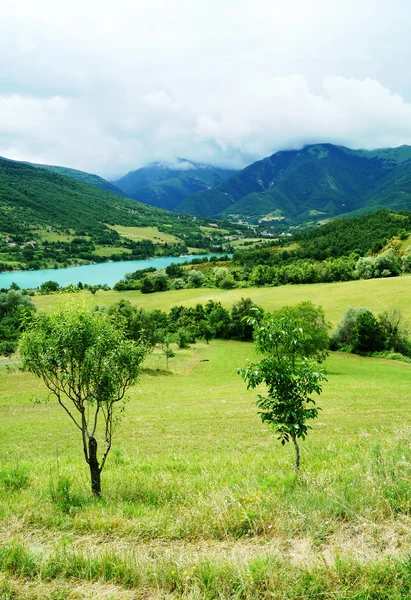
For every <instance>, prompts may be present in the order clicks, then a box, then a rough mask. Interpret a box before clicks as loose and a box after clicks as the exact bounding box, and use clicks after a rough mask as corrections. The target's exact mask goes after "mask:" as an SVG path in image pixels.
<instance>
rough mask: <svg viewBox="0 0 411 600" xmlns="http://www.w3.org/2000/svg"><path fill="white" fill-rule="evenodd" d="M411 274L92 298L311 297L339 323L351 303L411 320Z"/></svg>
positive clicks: (278, 302) (40, 299) (40, 301)
mask: <svg viewBox="0 0 411 600" xmlns="http://www.w3.org/2000/svg"><path fill="white" fill-rule="evenodd" d="M410 293H411V276H409V275H407V276H404V277H393V278H389V279H368V280H360V281H347V282H344V283H319V284H313V285H286V286H280V287H267V288H244V289H234V290H220V289H216V288H213V289H208V288H199V289H183V290H174V291H169V292H157V293H155V294H141V292H139V291H130V292H115V291H109V292H101V291H99V292H98V293H97V295H96V296H93V297H92V296H91V295H90V302H92V303H93V304H95V303H96V302H97V303H98V304H100V305H101V306H110V305H111V304H114V303H115V302H118V301H119V300H120V299H121V298H126V299H127V300H130V302H132V303H133V304H137V305H138V306H141V307H143V308H146V309H161V310H166V311H168V310H170V308H172V307H173V306H176V305H180V304H183V305H185V306H195V305H196V304H197V303H198V302H200V303H203V304H205V303H206V302H207V300H209V299H212V300H219V301H221V303H222V304H223V305H224V306H227V307H229V306H231V305H232V304H233V303H234V302H237V301H238V300H240V298H251V299H252V300H253V301H254V302H256V303H257V304H259V305H260V306H262V307H263V308H264V309H265V310H268V311H270V310H274V309H276V308H279V307H281V306H284V305H287V304H297V303H299V302H302V301H304V300H311V301H312V302H314V303H315V304H321V306H323V308H324V310H325V313H326V315H327V318H328V319H329V320H330V321H331V322H332V324H333V325H336V324H337V323H338V322H339V321H340V320H341V317H342V316H343V314H344V312H345V311H346V310H347V309H348V308H350V307H351V306H366V307H367V308H369V309H370V310H371V311H373V312H375V313H380V312H382V311H384V310H387V309H389V308H397V309H400V310H401V312H402V313H403V315H404V317H405V318H406V319H407V320H408V321H409V323H410V324H411V303H410V302H409V298H410ZM66 298H67V295H64V294H55V295H52V296H36V297H34V301H35V303H36V305H37V306H38V307H39V308H46V309H48V308H53V307H54V306H56V305H57V304H58V303H59V302H61V301H62V300H64V299H66Z"/></svg>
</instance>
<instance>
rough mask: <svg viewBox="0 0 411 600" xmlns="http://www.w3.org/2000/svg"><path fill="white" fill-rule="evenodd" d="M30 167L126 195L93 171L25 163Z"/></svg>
mask: <svg viewBox="0 0 411 600" xmlns="http://www.w3.org/2000/svg"><path fill="white" fill-rule="evenodd" d="M24 164H26V165H28V166H30V167H35V168H36V169H46V171H52V172H53V173H58V174H59V175H66V176H67V177H71V178H72V179H76V180H77V181H82V182H83V183H89V184H90V185H94V186H96V187H98V188H100V189H102V190H105V191H106V192H111V193H112V194H116V195H117V196H124V195H125V194H124V192H123V191H122V190H120V189H119V188H118V187H116V186H115V185H113V184H112V183H110V182H109V181H106V179H103V178H102V177H99V176H98V175H94V174H92V173H86V172H85V171H78V170H77V169H69V168H68V167H57V166H54V165H39V164H36V163H28V162H26V163H24Z"/></svg>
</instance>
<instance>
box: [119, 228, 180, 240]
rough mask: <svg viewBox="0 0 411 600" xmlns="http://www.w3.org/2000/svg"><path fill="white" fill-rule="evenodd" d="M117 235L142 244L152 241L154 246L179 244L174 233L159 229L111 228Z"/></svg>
mask: <svg viewBox="0 0 411 600" xmlns="http://www.w3.org/2000/svg"><path fill="white" fill-rule="evenodd" d="M111 229H115V230H116V231H117V233H118V234H119V235H120V236H121V237H124V238H127V239H129V240H133V242H141V240H151V241H152V242H153V243H154V244H165V243H173V242H179V241H180V240H179V239H178V238H176V236H175V235H173V234H172V233H165V232H163V231H159V229H158V228H157V227H124V226H122V225H116V226H114V227H113V226H111Z"/></svg>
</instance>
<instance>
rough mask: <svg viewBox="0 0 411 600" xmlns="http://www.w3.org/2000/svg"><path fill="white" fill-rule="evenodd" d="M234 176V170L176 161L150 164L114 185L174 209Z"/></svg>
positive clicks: (161, 205)
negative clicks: (188, 197) (195, 195)
mask: <svg viewBox="0 0 411 600" xmlns="http://www.w3.org/2000/svg"><path fill="white" fill-rule="evenodd" d="M234 173H236V171H234V170H231V169H222V168H218V167H213V166H211V165H206V164H203V163H195V162H193V161H191V160H188V159H185V158H176V160H175V162H173V163H161V162H153V163H149V164H148V165H146V166H145V167H142V168H140V169H136V170H135V171H130V172H129V173H127V174H126V175H124V176H123V177H121V178H120V179H118V180H116V181H113V184H114V185H115V186H117V187H118V188H119V189H121V190H122V191H123V193H124V194H127V195H128V196H129V197H131V198H134V199H135V200H139V201H140V202H144V203H145V204H149V205H151V206H156V207H157V208H163V209H166V210H174V209H175V207H176V206H177V204H179V203H180V202H181V201H182V200H184V198H186V197H187V196H188V195H190V194H193V193H195V192H201V191H204V190H207V189H210V188H212V187H214V186H215V185H217V184H218V183H221V182H222V181H223V180H225V179H227V178H228V177H230V176H231V175H233V174H234Z"/></svg>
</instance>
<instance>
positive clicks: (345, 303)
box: [0, 277, 411, 600]
mask: <svg viewBox="0 0 411 600" xmlns="http://www.w3.org/2000/svg"><path fill="white" fill-rule="evenodd" d="M410 283H411V279H410V278H409V277H403V278H396V279H389V280H388V279H387V280H370V281H360V282H349V283H345V284H324V285H315V286H307V285H306V286H287V287H283V288H264V289H256V288H254V289H253V288H251V289H242V290H231V291H222V290H204V289H199V290H179V291H176V292H167V293H157V294H150V295H146V296H145V295H142V294H140V293H138V292H125V293H124V292H123V293H121V294H120V293H115V292H105V293H103V292H98V293H97V295H96V296H95V297H94V298H92V297H91V295H90V302H91V303H96V302H97V303H99V304H103V303H104V304H107V305H108V304H111V303H113V302H115V301H116V300H118V299H120V298H121V297H124V298H129V299H130V300H132V301H133V302H135V303H138V304H139V305H141V306H144V307H145V308H162V309H164V310H166V309H169V308H171V306H174V305H175V304H190V305H195V304H196V303H197V302H203V303H204V302H205V301H206V300H207V299H208V298H214V299H220V300H221V301H222V302H223V304H224V305H226V306H229V305H231V304H232V303H233V302H235V301H236V300H237V299H239V298H241V297H242V296H243V297H251V298H252V299H253V300H254V301H255V302H257V303H259V304H260V305H262V306H263V307H264V308H266V309H273V308H275V307H277V306H282V305H284V304H293V303H297V302H300V301H302V300H312V301H313V302H316V303H317V304H322V305H323V307H324V309H325V311H326V315H327V317H328V318H329V319H330V320H331V321H332V322H333V323H334V324H335V323H336V322H337V321H339V320H340V318H341V316H342V314H343V312H344V310H345V309H346V308H348V307H349V306H362V305H365V306H368V307H369V308H370V309H371V310H374V311H375V312H379V311H381V310H385V309H387V308H389V307H391V306H393V307H400V308H403V309H404V312H405V313H407V311H409V310H410V309H409V308H408V305H407V303H406V299H407V297H408V286H409V285H410ZM35 300H36V303H38V305H39V306H42V307H44V308H47V307H48V308H49V309H50V308H51V309H52V308H53V305H55V304H56V302H57V301H58V300H59V295H56V296H48V297H47V296H41V297H36V298H35ZM410 316H411V315H408V317H410ZM247 358H250V359H255V356H254V351H253V346H252V344H246V343H241V342H233V341H220V340H213V341H212V342H211V343H210V344H209V345H206V344H205V343H197V344H195V345H193V346H191V348H189V349H187V350H176V357H175V358H173V359H171V360H170V366H169V368H170V371H166V368H165V359H164V356H163V355H162V354H161V353H160V352H159V351H156V352H155V353H154V354H152V355H151V356H149V357H148V358H147V359H146V361H145V363H144V366H143V370H142V374H141V377H140V380H139V382H138V383H137V384H136V385H135V386H134V387H133V388H132V389H131V390H130V392H129V395H128V396H129V400H128V403H127V406H126V411H125V417H124V419H123V420H122V422H121V423H120V424H119V426H118V429H117V431H116V434H115V437H114V447H113V450H112V452H111V454H110V455H109V459H108V462H107V465H106V468H105V470H104V471H103V474H102V485H103V498H102V499H94V498H92V497H91V495H90V492H89V473H88V467H87V465H86V463H85V462H84V458H83V457H82V450H81V442H80V439H79V432H78V431H76V429H75V427H74V426H73V425H72V424H71V423H70V422H69V419H68V417H67V415H66V414H65V413H64V412H63V411H62V409H61V408H60V407H59V406H58V405H57V403H56V401H55V400H54V399H53V398H49V399H48V401H47V391H46V389H45V387H44V385H43V384H42V382H41V381H40V380H37V379H36V378H35V377H33V376H32V375H30V374H28V373H24V372H22V371H21V370H19V368H18V360H17V359H16V358H15V359H7V360H6V359H5V360H3V361H1V363H0V436H1V438H0V439H1V444H0V530H1V536H0V598H2V599H3V598H4V599H6V598H10V599H11V598H13V599H15V598H18V599H23V598H25V599H27V600H34V599H36V600H39V599H40V598H55V599H63V598H70V599H73V600H79V599H86V598H90V599H91V598H97V599H100V598H101V599H103V598H104V599H106V600H108V599H109V598H111V599H113V600H114V599H116V600H117V599H120V600H122V599H124V600H125V599H129V600H131V599H136V598H138V599H145V598H149V599H168V600H171V599H173V600H174V599H177V598H184V599H190V600H197V599H198V600H200V599H201V600H203V599H204V600H205V599H209V598H210V599H211V598H216V599H217V598H218V599H220V600H222V599H223V600H225V599H227V600H228V599H234V598H236V599H243V600H245V599H268V598H270V599H272V598H274V599H281V600H286V599H291V598H295V599H297V598H298V599H300V598H305V599H325V598H327V599H328V598H333V599H339V600H343V599H346V600H348V599H352V598H355V599H357V600H366V599H367V600H371V599H389V598H393V599H400V598H409V597H410V595H411V566H410V565H411V552H410V550H411V530H410V524H411V519H410V514H411V405H410V389H411V365H410V364H406V363H400V362H395V361H388V360H382V359H371V358H363V357H359V356H353V355H348V354H341V353H332V354H331V356H330V357H329V359H328V360H327V369H328V381H327V383H326V384H325V385H324V390H323V393H322V395H321V396H320V398H319V399H318V404H319V406H321V407H322V409H323V410H322V411H321V413H320V415H319V418H318V419H317V420H316V421H315V422H314V423H313V431H312V432H311V433H310V434H309V436H308V438H307V440H306V441H305V442H303V443H302V469H301V473H300V474H299V475H298V476H296V475H295V474H294V473H293V471H292V465H293V448H292V447H291V446H290V445H286V446H285V447H282V446H281V445H280V444H279V443H278V442H277V440H276V439H275V436H274V435H273V433H272V431H270V430H269V429H268V428H267V427H266V426H265V425H263V424H262V423H261V421H260V418H259V417H258V415H257V414H256V407H255V406H254V401H255V398H256V392H255V391H247V389H246V386H245V384H244V382H243V381H242V380H241V378H240V377H239V376H238V375H237V372H236V369H237V367H240V366H243V365H244V363H245V361H246V359H247ZM2 594H3V595H2Z"/></svg>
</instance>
